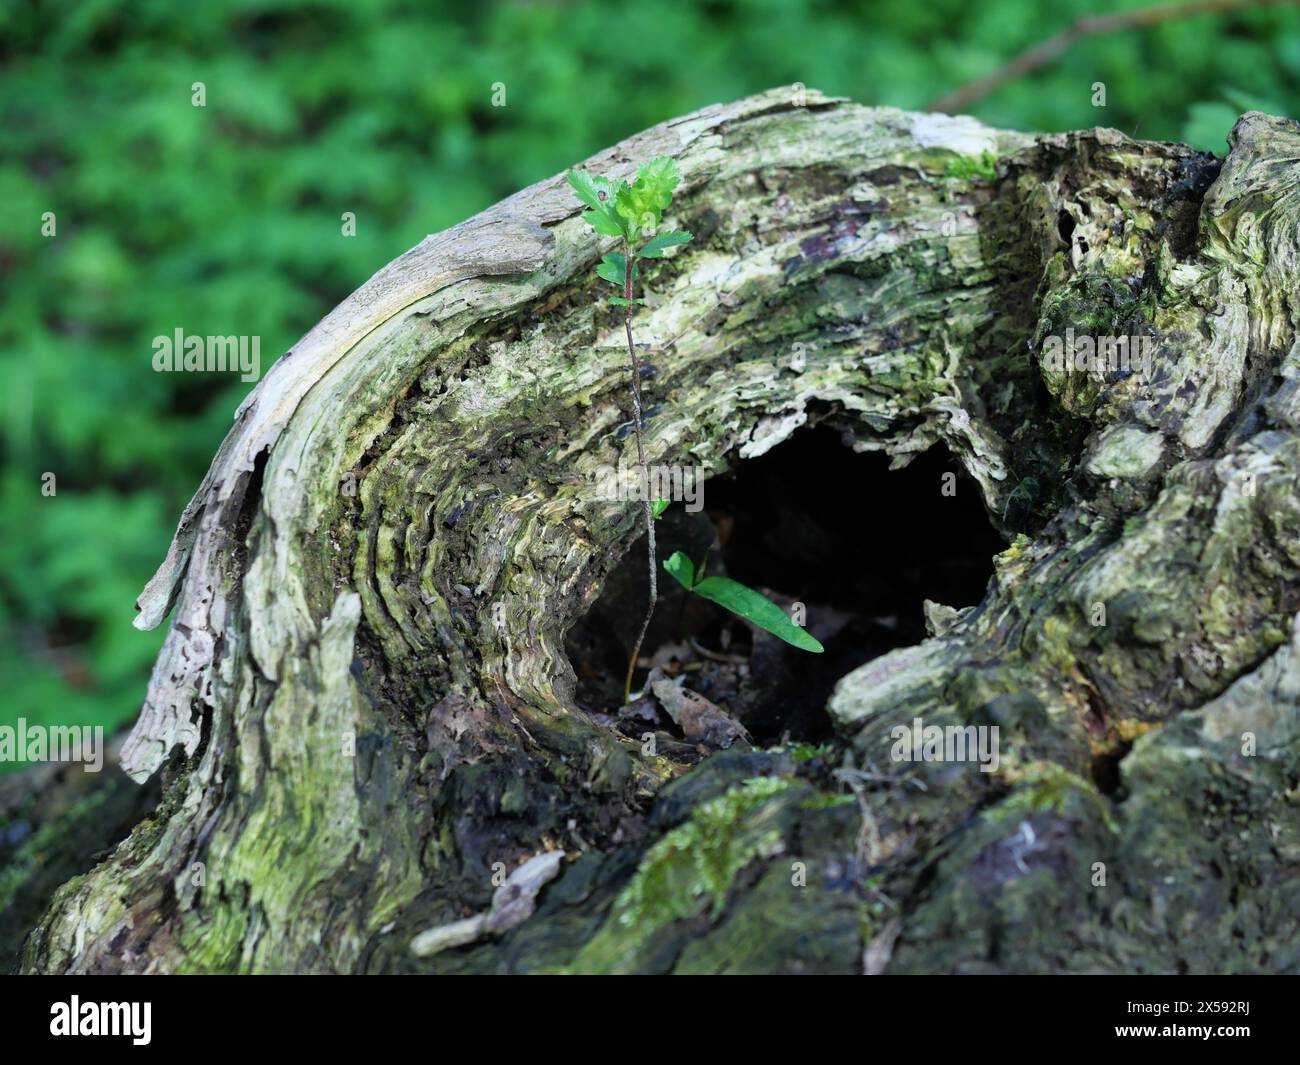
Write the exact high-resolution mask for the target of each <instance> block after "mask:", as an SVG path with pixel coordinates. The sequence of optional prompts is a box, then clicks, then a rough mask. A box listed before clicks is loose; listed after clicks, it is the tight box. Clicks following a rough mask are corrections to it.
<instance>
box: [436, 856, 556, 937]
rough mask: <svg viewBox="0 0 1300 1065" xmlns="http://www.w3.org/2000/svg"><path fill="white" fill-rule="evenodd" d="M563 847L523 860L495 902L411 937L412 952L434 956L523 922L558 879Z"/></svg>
mask: <svg viewBox="0 0 1300 1065" xmlns="http://www.w3.org/2000/svg"><path fill="white" fill-rule="evenodd" d="M562 861H564V851H543V852H542V853H541V854H537V855H534V856H533V857H532V858H529V859H528V861H526V862H524V864H523V865H521V866H520V867H519V868H518V869H516V870H515V871H514V872H513V873H511V874H510V876H509V877H507V878H506V882H505V883H504V884H502V885H501V886H500V887H499V888H497V890H496V893H495V894H494V895H493V896H492V905H491V907H490V908H489V909H487V910H485V911H484V912H483V913H476V914H474V916H472V917H466V918H464V919H463V920H460V921H452V922H451V923H450V924H444V925H439V926H438V927H436V928H429V929H426V930H425V931H423V932H421V933H420V934H419V935H418V936H416V937H415V938H414V939H412V940H411V953H412V954H414V955H415V956H416V957H417V958H431V957H433V955H435V954H438V953H441V952H442V951H444V950H450V949H451V948H452V947H463V946H466V945H467V944H469V943H474V942H477V941H478V940H479V939H481V938H483V937H484V936H488V935H496V936H499V935H504V934H505V933H506V932H509V931H510V929H512V928H515V927H517V926H518V925H521V924H523V923H524V922H525V921H526V920H528V918H530V917H531V916H532V915H533V911H534V910H535V909H537V893H538V892H539V891H541V890H542V888H543V887H545V886H546V885H547V884H549V883H550V882H551V881H552V880H554V879H555V875H556V874H557V873H558V872H559V871H560V863H561V862H562Z"/></svg>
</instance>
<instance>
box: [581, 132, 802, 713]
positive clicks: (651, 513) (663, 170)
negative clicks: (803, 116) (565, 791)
mask: <svg viewBox="0 0 1300 1065" xmlns="http://www.w3.org/2000/svg"><path fill="white" fill-rule="evenodd" d="M568 179H569V184H570V185H572V186H573V190H574V192H575V193H576V195H577V197H578V199H579V200H581V201H582V202H583V203H584V204H586V205H587V207H588V208H589V210H587V211H585V212H584V213H583V215H582V219H583V221H584V222H586V223H587V224H588V225H589V226H591V228H592V229H594V230H595V231H596V232H597V233H599V234H600V235H601V236H604V237H617V238H618V241H619V245H618V247H619V250H617V251H611V252H608V253H607V254H606V255H605V257H604V258H603V259H601V261H600V265H599V266H597V267H596V274H597V276H598V277H600V278H601V280H603V281H608V282H609V283H610V284H611V285H613V286H614V287H615V288H617V289H618V290H619V295H617V296H613V297H611V298H610V301H609V302H610V303H611V304H612V305H613V306H615V307H622V308H623V326H624V331H625V332H626V334H627V356H628V360H629V362H630V363H631V365H632V413H633V416H634V419H635V426H636V455H637V466H638V470H639V473H640V475H641V479H642V482H643V483H646V484H648V483H649V481H648V475H647V470H646V463H645V439H644V425H643V417H642V413H641V412H642V405H641V361H640V359H638V358H637V353H636V344H635V343H634V342H633V339H632V313H633V311H634V310H635V308H636V307H638V306H640V305H643V304H644V302H645V301H644V300H640V299H637V298H636V297H635V293H634V291H633V286H634V285H635V283H636V276H637V263H638V262H639V261H641V260H642V259H658V258H661V257H662V256H663V253H664V252H665V251H667V250H668V249H669V248H671V247H674V246H676V245H678V244H685V243H686V242H687V241H689V240H690V239H691V234H690V233H687V232H685V231H683V230H669V231H667V232H663V233H660V232H657V230H658V228H659V224H660V222H662V221H663V214H664V211H665V210H667V209H668V207H669V205H670V204H671V203H672V202H673V190H674V189H676V188H677V184H678V182H679V181H680V180H681V178H680V176H679V175H678V173H677V163H676V162H675V161H674V160H673V159H671V158H669V157H667V156H661V157H660V158H658V159H652V160H651V161H650V162H648V163H645V164H643V165H642V166H641V167H639V168H638V169H637V174H636V180H635V181H632V182H630V183H629V182H626V181H610V180H609V179H608V178H603V177H598V176H596V175H593V174H588V173H586V172H584V171H582V170H572V171H570V172H569V174H568ZM642 502H643V505H644V507H645V523H646V539H647V543H648V545H649V552H648V554H649V563H650V602H649V604H648V605H647V607H646V612H645V619H644V620H643V621H642V622H641V631H640V633H639V634H638V635H637V638H636V644H635V646H633V648H632V655H631V658H629V660H628V663H627V677H626V679H625V680H624V683H623V701H624V702H625V703H626V702H628V701H629V700H630V699H631V697H632V675H633V673H635V671H636V662H637V658H638V657H639V656H640V654H641V644H642V642H643V641H644V640H645V634H646V630H647V629H649V627H650V619H651V618H652V617H653V616H654V611H655V604H656V603H657V602H658V599H659V581H658V565H657V562H656V547H655V521H656V520H657V519H658V518H659V517H661V516H662V515H663V513H664V511H665V510H667V509H668V507H669V506H670V505H671V504H670V501H669V500H667V499H656V500H653V501H652V500H651V499H650V498H649V497H648V495H647V497H646V498H645V499H644V500H643V501H642ZM664 569H666V570H667V571H668V572H669V573H670V574H672V576H673V577H674V578H676V579H677V580H678V581H679V582H680V583H681V584H682V585H683V586H684V587H685V588H687V589H688V590H690V591H692V592H694V593H695V594H696V595H699V596H703V597H704V598H705V599H708V600H711V601H712V602H714V603H717V604H718V605H719V606H722V607H725V608H726V609H727V610H730V611H731V612H732V613H733V614H737V615H739V616H740V617H742V618H745V619H746V620H747V621H751V622H753V623H754V624H755V625H757V626H759V627H760V628H762V629H766V630H767V631H768V632H770V633H772V635H773V636H778V637H780V638H781V639H782V640H784V641H785V642H786V643H788V644H793V645H794V646H795V647H798V648H801V649H803V650H805V651H818V652H819V651H821V650H822V645H821V644H820V643H818V642H817V641H816V640H815V639H813V637H812V636H810V635H809V634H808V633H807V632H805V631H804V630H803V629H801V628H800V627H799V626H798V625H796V624H795V623H794V622H793V621H791V620H790V618H789V617H788V616H787V615H786V613H785V611H784V610H782V609H781V608H780V607H779V606H777V605H776V604H775V603H774V602H772V600H770V599H768V598H767V597H766V596H762V595H759V594H758V592H756V591H754V590H753V589H752V588H746V587H745V586H744V585H743V584H740V583H738V582H737V581H733V580H730V579H729V578H727V577H705V576H704V575H703V572H701V573H700V574H699V575H698V578H697V575H696V572H695V565H694V563H692V562H691V560H690V559H689V558H687V556H686V555H684V554H682V552H680V551H677V552H675V553H674V554H673V556H672V557H671V558H670V559H668V561H667V562H665V563H664Z"/></svg>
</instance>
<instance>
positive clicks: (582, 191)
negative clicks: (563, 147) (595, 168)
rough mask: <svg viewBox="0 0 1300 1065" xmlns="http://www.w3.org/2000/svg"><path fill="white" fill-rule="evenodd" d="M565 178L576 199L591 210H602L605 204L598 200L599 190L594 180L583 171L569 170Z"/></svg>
mask: <svg viewBox="0 0 1300 1065" xmlns="http://www.w3.org/2000/svg"><path fill="white" fill-rule="evenodd" d="M565 177H567V178H568V179H569V184H570V185H572V186H573V191H574V193H575V194H576V195H577V197H578V199H580V200H581V201H582V202H583V203H585V204H586V205H587V206H588V207H590V208H592V209H593V210H596V211H601V210H604V208H605V204H604V203H603V202H602V201H601V198H600V193H601V189H600V186H598V185H597V184H596V179H595V178H593V177H592V176H591V175H590V174H588V173H587V172H586V171H585V170H570V171H569V172H568V173H567V174H566V175H565Z"/></svg>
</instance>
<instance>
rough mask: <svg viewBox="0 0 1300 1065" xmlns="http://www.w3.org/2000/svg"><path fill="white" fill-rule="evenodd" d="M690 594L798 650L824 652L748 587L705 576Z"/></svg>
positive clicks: (815, 641)
mask: <svg viewBox="0 0 1300 1065" xmlns="http://www.w3.org/2000/svg"><path fill="white" fill-rule="evenodd" d="M665 565H667V563H665ZM691 591H693V592H694V593H695V594H696V595H702V596H703V597H704V598H705V599H709V600H711V601H712V602H715V603H717V604H718V605H719V606H723V607H726V608H727V609H728V610H730V611H731V612H732V613H733V614H739V615H740V616H741V617H742V618H745V619H746V620H747V621H752V622H753V623H754V624H755V625H757V626H758V627H759V628H760V629H766V630H767V631H768V632H770V633H771V634H772V635H773V636H776V637H779V638H780V639H782V640H784V641H785V642H786V643H788V644H793V645H794V646H795V647H798V648H799V649H800V650H803V651H814V652H821V651H823V650H825V648H823V647H822V645H821V644H820V643H818V642H817V640H815V639H814V638H813V637H812V636H811V635H810V634H809V633H808V632H806V631H805V630H804V629H801V628H800V627H799V626H798V625H796V624H795V623H794V622H793V621H791V620H790V615H789V614H787V613H786V612H785V611H784V610H782V609H781V608H780V607H779V606H777V605H776V604H775V603H774V602H772V600H770V599H769V598H767V596H765V595H759V594H758V592H756V591H754V590H753V589H752V588H746V587H745V586H744V585H743V584H741V583H739V582H738V581H733V580H731V578H729V577H705V578H704V580H702V581H700V583H699V584H697V585H695V587H694V588H692V589H691Z"/></svg>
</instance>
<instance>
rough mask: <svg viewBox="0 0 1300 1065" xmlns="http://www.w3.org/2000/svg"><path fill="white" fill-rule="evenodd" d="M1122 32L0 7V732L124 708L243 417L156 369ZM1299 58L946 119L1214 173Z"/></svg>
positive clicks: (990, 11)
mask: <svg viewBox="0 0 1300 1065" xmlns="http://www.w3.org/2000/svg"><path fill="white" fill-rule="evenodd" d="M1140 6H1144V5H1143V4H1141V3H1124V2H1120V3H1107V2H1097V3H1092V4H1088V3H1083V2H1080V0H1051V2H1047V0H1042V2H1039V0H925V2H916V0H860V2H856V3H850V2H846V3H831V2H817V0H733V2H720V0H715V2H705V3H695V4H672V3H656V2H652V0H641V2H639V3H633V4H611V3H608V2H597V0H568V2H565V0H551V2H543V0H536V2H531V3H528V2H502V3H496V4H492V3H456V2H450V0H448V2H443V3H436V2H435V3H418V2H412V0H406V2H403V0H224V2H215V0H188V2H185V3H176V2H174V0H81V2H67V0H45V2H36V0H6V3H4V4H3V5H2V6H0V131H2V133H3V137H2V140H0V292H2V295H0V400H2V412H0V418H2V421H0V447H2V448H3V472H2V474H0V476H2V478H3V479H2V480H0V508H2V509H0V514H2V515H3V526H2V536H0V691H2V692H3V699H2V701H0V724H5V723H12V722H13V721H14V720H16V719H17V718H18V717H20V716H22V717H25V718H26V719H27V720H28V721H29V722H46V723H51V724H53V723H58V724H103V725H106V726H109V727H113V726H117V725H120V724H122V723H124V722H127V721H129V720H131V719H132V718H133V717H134V715H135V714H136V712H137V710H138V708H139V705H140V702H141V700H142V698H143V695H144V689H145V683H146V680H147V676H148V671H149V667H150V665H151V663H152V660H153V656H154V654H155V653H156V651H157V648H158V646H159V644H160V642H161V631H159V632H154V633H140V632H137V631H136V630H135V629H133V628H132V627H131V624H130V622H131V618H132V617H133V603H134V599H135V596H136V594H137V593H138V591H139V590H140V588H141V587H142V586H143V585H144V583H145V581H146V580H147V579H148V578H149V577H150V575H151V574H152V573H153V570H154V568H155V566H156V565H157V563H158V562H160V561H161V560H162V557H163V555H164V552H165V550H166V547H167V544H168V541H169V539H170V536H171V534H172V531H173V528H174V524H175V521H176V519H177V518H178V517H179V515H180V512H181V509H182V507H183V506H184V504H185V503H186V501H187V500H188V498H189V496H190V494H191V493H192V492H193V491H194V489H195V488H196V487H197V485H198V482H199V479H200V478H201V476H202V474H203V472H204V470H205V469H206V467H207V463H208V460H209V458H210V457H211V455H212V454H213V452H214V451H215V449H216V447H217V445H218V444H219V442H220V441H221V438H222V437H223V435H224V434H225V432H226V429H227V428H228V426H229V424H230V418H231V415H232V414H233V412H234V410H235V408H236V406H237V405H238V402H239V400H240V399H241V398H242V396H243V394H244V393H245V392H246V391H247V390H248V389H249V388H250V387H251V386H250V385H248V384H244V383H241V382H240V381H239V380H238V378H237V376H235V375H221V374H157V373H154V372H153V370H152V368H151V358H152V346H151V342H152V338H153V337H154V336H156V335H159V334H170V333H171V332H172V331H173V330H175V329H176V328H178V327H179V328H183V329H184V330H185V331H186V332H187V333H191V334H204V335H206V334H221V335H228V334H247V335H259V336H260V337H261V338H262V363H263V372H265V369H266V367H267V365H269V363H270V362H271V361H272V360H273V359H274V358H275V357H277V356H278V355H279V354H280V353H281V352H283V351H285V350H286V349H287V348H289V347H290V346H291V345H292V344H293V343H294V342H295V341H296V340H297V339H298V338H299V337H300V336H301V335H302V334H303V333H304V332H306V331H307V329H309V328H310V327H311V326H312V325H313V324H314V323H315V322H316V321H317V320H318V319H319V318H321V317H322V316H323V315H324V314H325V313H326V312H327V311H329V310H330V308H332V307H333V306H334V305H335V304H336V303H337V302H338V301H339V300H340V299H342V298H343V297H344V296H345V295H346V294H347V293H348V292H350V291H351V290H352V289H353V288H355V287H356V286H357V285H359V284H360V283H361V282H362V281H364V280H365V279H366V278H367V277H368V276H369V275H370V274H371V273H372V272H374V271H375V270H377V269H378V268H379V267H380V266H382V265H383V264H384V263H386V262H387V261H388V260H390V259H392V258H393V257H394V256H396V255H397V254H398V253H400V252H402V251H404V250H405V249H407V248H409V247H410V246H411V245H413V244H415V243H417V242H418V241H419V240H420V239H421V238H423V237H424V235H425V234H427V233H429V232H431V231H434V230H437V229H441V228H444V227H446V226H450V225H453V224H454V223H456V222H459V221H461V220H462V219H464V218H466V217H468V216H469V215H472V214H473V213H475V212H476V211H479V210H481V209H482V208H484V207H487V206H489V205H490V204H492V203H494V202H495V201H496V200H498V199H500V198H501V197H503V196H505V195H507V194H509V193H511V192H514V191H516V190H517V189H519V188H521V187H523V186H526V185H528V184H531V183H532V182H534V181H537V180H539V179H542V178H545V177H547V176H549V175H551V174H554V173H556V172H557V171H559V170H562V169H563V168H565V167H566V166H568V165H569V164H572V163H574V162H576V161H579V160H581V159H583V158H584V157H586V156H587V155H589V154H591V153H592V152H595V151H597V150H598V149H600V148H603V147H605V146H607V145H609V144H612V143H614V142H616V141H618V140H620V139H621V138H623V137H625V136H627V135H629V134H631V133H634V132H636V131H637V130H640V129H643V128H645V127H646V126H649V125H652V124H654V123H656V122H659V121H661V120H663V119H665V118H669V117H672V116H675V115H680V114H683V113H685V112H688V111H691V110H694V109H696V108H699V107H702V106H705V105H707V104H711V103H715V102H719V101H726V100H732V99H735V98H737V97H741V96H744V95H747V94H749V93H753V92H756V91H759V90H762V89H766V88H770V87H772V86H775V85H780V84H788V83H791V82H802V83H804V84H806V85H808V86H811V87H815V88H818V89H821V90H822V91H824V92H827V93H832V94H840V95H845V96H849V97H852V98H854V99H856V100H858V101H861V102H864V103H881V104H893V105H897V106H900V107H907V108H921V107H924V106H925V105H926V103H927V102H928V101H930V100H932V99H934V98H936V97H938V96H939V95H941V94H943V93H945V92H948V91H951V90H953V89H955V88H957V87H958V86H960V85H962V84H964V83H966V82H968V81H971V80H973V79H975V78H977V77H979V76H981V75H983V74H986V73H988V72H989V71H990V70H992V69H994V68H995V67H996V66H997V65H998V64H999V63H1000V62H1002V61H1004V60H1006V59H1008V58H1010V57H1011V56H1012V55H1014V54H1015V53H1016V52H1018V51H1019V50H1020V49H1022V48H1024V47H1026V46H1028V45H1030V44H1033V43H1035V42H1037V41H1040V40H1042V39H1044V38H1045V37H1047V36H1049V35H1051V34H1052V33H1054V32H1055V31H1056V30H1058V29H1060V28H1062V27H1063V26H1065V25H1067V24H1068V23H1069V22H1070V21H1072V20H1073V19H1074V18H1076V17H1078V16H1080V15H1082V14H1087V13H1098V12H1102V11H1112V10H1118V9H1120V8H1127V7H1140ZM1298 30H1300V11H1298V10H1297V9H1295V8H1261V9H1254V10H1250V11H1246V12H1243V13H1239V14H1233V15H1215V16H1198V17H1193V18H1187V19H1184V20H1180V21H1175V22H1169V23H1166V24H1164V25H1161V26H1158V27H1155V28H1152V29H1148V30H1137V31H1127V32H1122V33H1117V34H1113V35H1109V36H1104V37H1094V38H1091V39H1086V40H1083V41H1082V42H1080V43H1078V44H1077V45H1076V46H1074V47H1073V48H1072V49H1071V50H1070V51H1069V52H1068V53H1067V54H1066V55H1065V56H1063V57H1062V58H1061V59H1059V60H1057V61H1055V62H1054V63H1052V64H1051V65H1050V66H1048V67H1047V68H1045V69H1043V70H1041V71H1039V72H1037V73H1035V74H1033V75H1031V76H1029V77H1026V78H1024V79H1022V80H1018V81H1014V82H1012V83H1010V84H1008V85H1006V86H1005V87H1003V88H1001V89H999V90H998V91H997V92H996V93H994V94H993V95H991V96H989V97H988V98H986V99H984V100H983V101H981V102H980V103H978V104H977V105H975V106H974V107H973V108H971V111H972V113H974V114H976V115H977V116H978V117H980V118H982V119H984V120H985V121H987V122H990V123H993V124H996V125H1000V126H1006V127H1013V128H1019V129H1026V130H1063V129H1074V128H1078V127H1087V126H1093V125H1110V126H1115V127H1118V128H1120V129H1123V130H1125V131H1127V132H1129V133H1135V134H1137V135H1138V136H1142V137H1150V138H1165V139H1187V140H1190V141H1192V142H1193V143H1195V144H1197V145H1198V146H1200V147H1202V148H1206V149H1211V150H1216V151H1220V152H1221V151H1223V150H1224V137H1225V135H1226V134H1227V132H1228V130H1229V128H1230V127H1231V125H1232V123H1233V121H1234V120H1235V118H1236V116H1237V114H1238V113H1239V112H1240V111H1241V110H1245V109H1249V108H1251V107H1259V108H1262V109H1265V110H1270V111H1273V112H1276V113H1287V111H1288V104H1289V103H1290V101H1292V100H1293V99H1294V94H1295V90H1296V87H1297V85H1300V33H1298V32H1297V31H1298ZM200 81H201V82H203V83H204V85H205V88H206V106H205V107H195V106H192V103H191V93H192V85H193V83H194V82H200ZM1096 81H1103V82H1105V84H1106V90H1107V106H1106V107H1105V108H1104V109H1099V108H1094V107H1093V106H1092V105H1091V102H1090V100H1091V95H1092V89H1091V87H1092V84H1093V83H1094V82H1096ZM498 82H499V83H502V84H503V85H504V87H505V93H506V99H505V106H503V107H497V106H493V103H492V93H493V85H494V83H498ZM345 211H351V212H355V214H356V219H357V223H356V235H355V236H351V237H347V236H343V235H342V233H341V221H340V217H341V215H342V214H343V212H345ZM45 212H54V214H55V216H56V225H57V235H56V236H54V237H45V236H42V233H41V224H42V215H43V214H44V213H45ZM47 472H49V473H54V474H55V475H56V477H57V494H56V495H54V496H45V495H42V492H41V485H42V475H43V474H45V473H47Z"/></svg>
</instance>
